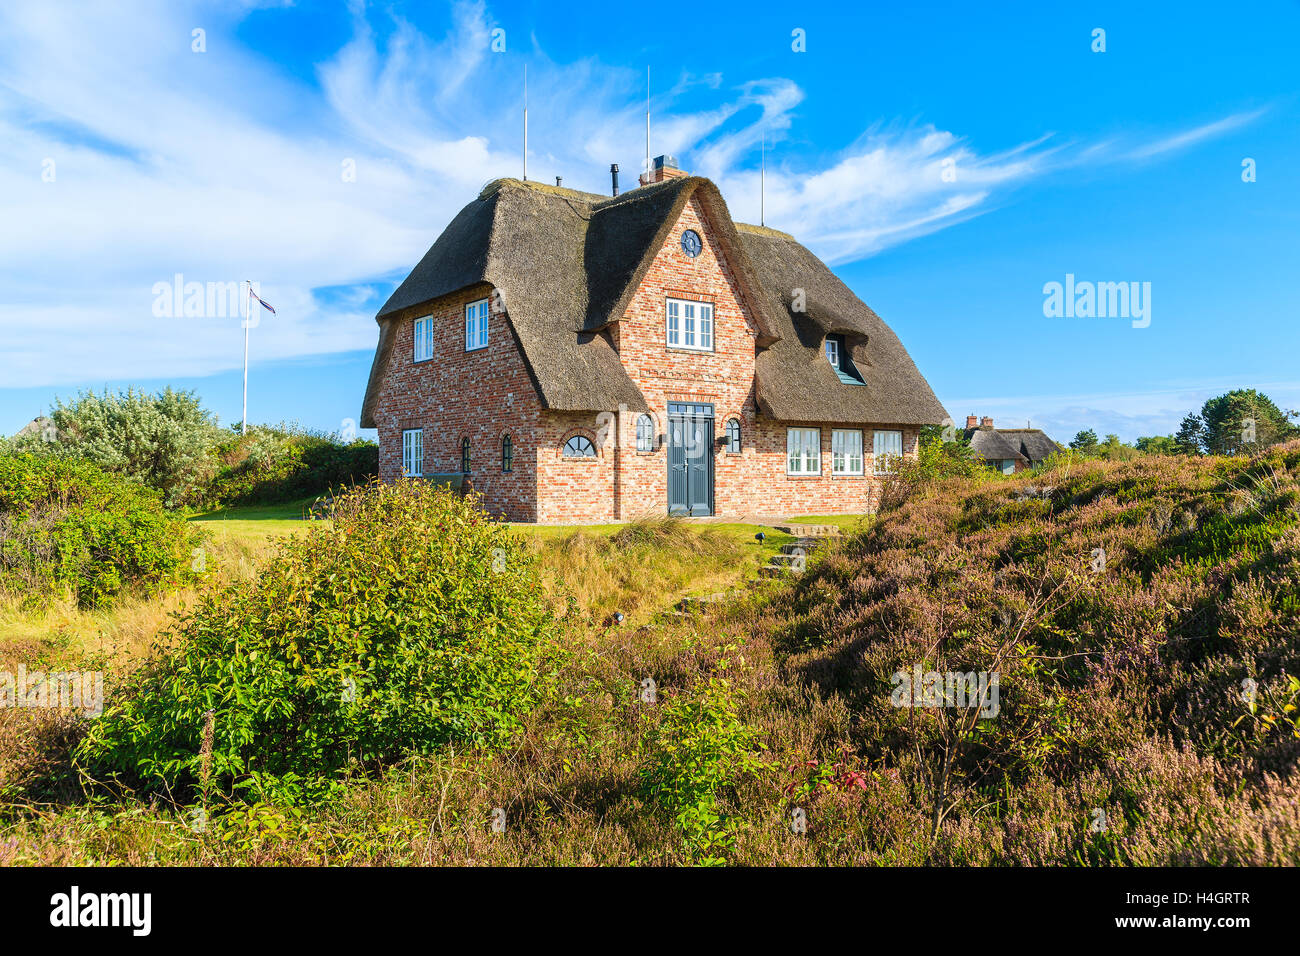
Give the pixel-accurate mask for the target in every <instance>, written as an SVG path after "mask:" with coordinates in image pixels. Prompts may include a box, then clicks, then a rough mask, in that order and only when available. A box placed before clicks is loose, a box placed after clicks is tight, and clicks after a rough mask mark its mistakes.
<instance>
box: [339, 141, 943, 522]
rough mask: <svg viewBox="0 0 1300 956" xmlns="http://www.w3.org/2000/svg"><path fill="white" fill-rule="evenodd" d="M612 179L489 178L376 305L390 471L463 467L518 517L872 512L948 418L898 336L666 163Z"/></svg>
mask: <svg viewBox="0 0 1300 956" xmlns="http://www.w3.org/2000/svg"><path fill="white" fill-rule="evenodd" d="M611 171H612V172H613V190H612V191H613V195H611V196H601V195H596V194H592V193H584V192H578V191H575V190H571V189H566V188H561V187H560V186H558V185H557V186H551V185H549V184H541V183H536V182H521V181H518V180H514V179H501V180H497V181H494V182H492V183H489V184H488V185H487V186H486V187H484V189H483V191H482V192H481V193H479V195H478V197H477V198H476V199H474V200H473V201H472V202H470V203H469V204H468V205H467V206H465V208H464V209H462V210H461V211H460V213H459V214H458V215H457V216H456V217H455V218H454V219H453V220H452V221H451V223H450V224H449V225H448V226H447V228H446V229H445V230H444V231H443V233H442V235H441V236H439V238H438V240H437V241H436V242H435V243H434V244H433V247H432V248H431V249H429V251H428V253H427V254H426V255H425V256H424V258H423V259H421V260H420V262H419V263H418V264H417V265H416V266H415V268H414V269H413V270H412V271H411V274H410V275H408V276H407V277H406V279H405V281H403V282H402V283H401V285H400V286H398V288H397V290H396V291H395V292H394V293H393V294H392V296H391V297H390V298H389V299H388V301H387V302H386V303H385V304H384V306H383V308H381V309H380V311H379V314H378V316H377V321H378V323H379V344H378V347H377V348H376V351H375V358H374V362H373V365H372V368H371V373H370V380H369V384H368V385H367V388H366V395H365V401H364V405H363V408H362V412H361V424H362V426H363V427H368V428H377V429H378V430H379V449H380V451H379V467H380V476H381V478H383V479H385V480H392V479H396V478H398V477H400V476H403V475H407V476H423V477H430V476H444V475H449V474H453V473H455V474H460V475H463V476H465V478H466V480H467V481H468V483H469V484H470V485H471V486H472V487H473V489H474V490H475V491H477V492H478V493H480V494H481V495H482V496H483V505H484V507H485V508H486V509H487V510H488V511H489V512H490V513H492V514H496V515H502V516H504V517H505V518H507V519H509V520H514V521H536V522H551V523H568V522H574V523H577V522H597V521H616V520H627V519H632V518H635V517H638V516H641V515H646V514H665V513H667V514H680V515H741V514H768V515H780V514H790V515H797V514H806V513H815V514H826V513H853V512H865V511H869V510H871V509H873V508H874V507H875V504H876V502H877V500H878V498H879V494H880V489H881V484H882V480H883V479H884V478H885V477H886V476H887V475H888V474H889V473H890V472H891V471H892V470H893V469H894V468H895V467H896V465H897V463H898V461H899V459H900V458H908V457H914V456H915V455H916V447H917V440H918V433H919V429H920V427H921V426H922V425H925V424H933V423H937V422H940V421H941V420H942V419H943V418H944V417H945V414H944V410H943V408H942V407H941V406H940V404H939V402H938V400H937V399H936V398H935V395H934V393H933V392H932V391H931V389H930V386H929V385H928V384H927V383H926V381H925V379H924V378H922V376H921V374H920V373H919V372H918V371H917V369H916V366H915V365H914V364H913V362H912V360H911V358H910V357H909V356H908V354H907V352H906V350H905V349H904V348H903V346H902V344H901V343H900V342H899V340H898V337H897V336H896V335H894V333H893V332H892V331H891V330H890V328H889V327H888V326H887V325H885V323H884V322H883V321H881V319H880V317H879V316H877V315H876V313H874V312H873V311H872V310H871V309H869V308H868V307H867V306H866V305H865V304H863V303H862V302H861V301H860V300H859V299H858V298H857V297H856V296H855V295H854V294H853V293H852V292H851V291H849V289H848V287H846V286H845V285H844V283H842V282H841V281H840V280H839V279H838V278H836V277H835V275H833V274H832V273H831V271H830V270H829V269H828V268H827V267H826V266H825V265H824V264H823V263H822V262H821V261H819V260H818V259H817V258H816V257H815V256H814V255H813V254H812V253H811V252H809V251H808V250H807V249H805V248H804V247H803V246H802V245H800V244H799V243H798V242H796V241H795V239H794V238H793V237H791V236H789V235H787V234H786V233H783V232H778V231H776V230H774V229H765V228H762V227H759V226H750V225H745V224H743V223H737V222H734V221H732V218H731V216H730V214H729V213H728V211H727V206H726V203H725V202H724V201H723V198H722V196H721V194H720V193H719V191H718V188H717V186H715V185H714V184H713V183H712V182H711V181H709V180H708V179H704V178H700V177H696V176H690V175H687V174H686V173H684V172H682V171H681V170H679V169H678V168H676V164H675V161H674V160H672V159H671V158H670V157H659V158H658V159H656V160H655V162H654V164H653V172H651V173H648V174H646V175H644V176H642V183H641V185H640V186H639V187H638V188H635V189H632V190H630V191H627V192H624V193H623V194H621V195H620V194H619V193H618V179H617V167H612V169H611Z"/></svg>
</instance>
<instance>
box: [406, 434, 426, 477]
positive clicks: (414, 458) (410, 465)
mask: <svg viewBox="0 0 1300 956" xmlns="http://www.w3.org/2000/svg"><path fill="white" fill-rule="evenodd" d="M402 474H403V475H405V476H406V477H407V478H423V477H424V429H423V428H404V429H402Z"/></svg>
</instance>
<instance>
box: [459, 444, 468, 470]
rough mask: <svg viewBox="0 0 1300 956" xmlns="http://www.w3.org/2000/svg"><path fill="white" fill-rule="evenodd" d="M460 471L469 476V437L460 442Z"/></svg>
mask: <svg viewBox="0 0 1300 956" xmlns="http://www.w3.org/2000/svg"><path fill="white" fill-rule="evenodd" d="M460 470H461V471H463V472H464V473H465V474H467V475H468V474H469V436H468V435H466V436H465V437H464V438H462V439H461V440H460Z"/></svg>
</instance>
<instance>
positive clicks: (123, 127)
mask: <svg viewBox="0 0 1300 956" xmlns="http://www.w3.org/2000/svg"><path fill="white" fill-rule="evenodd" d="M253 5H254V4H246V5H245V7H247V6H253ZM351 10H352V31H351V36H350V38H349V39H348V41H347V42H346V43H345V44H344V45H343V46H342V47H341V48H340V49H339V50H338V51H337V52H336V53H335V54H333V55H332V56H330V57H329V58H327V59H326V60H325V61H324V62H322V63H320V64H318V66H317V69H316V74H315V82H311V81H304V80H301V79H299V78H297V77H296V76H295V75H293V74H291V73H289V72H286V71H283V70H281V69H279V68H278V67H277V65H276V64H275V63H274V61H273V59H272V58H271V57H269V56H265V55H263V54H262V53H261V52H260V51H259V50H258V49H257V47H256V46H244V45H241V43H240V42H239V40H238V37H237V34H236V29H237V27H238V26H239V19H240V18H241V17H242V16H243V15H244V14H245V12H246V9H241V8H239V7H235V8H223V7H211V6H207V5H201V6H198V7H190V6H187V5H184V4H180V3H167V2H162V0H155V2H152V3H149V2H142V3H140V4H137V5H136V6H135V7H134V13H133V15H132V16H130V17H124V16H123V15H122V14H121V13H120V11H119V10H118V9H116V8H113V7H109V6H105V5H103V4H98V3H91V2H83V3H61V4H58V5H52V4H47V3H43V2H40V0H32V2H27V0H15V2H8V3H5V4H4V5H3V6H0V195H4V197H5V220H6V228H5V229H3V230H0V290H3V291H0V381H3V382H4V383H5V384H6V385H9V386H27V385H47V384H65V383H78V382H94V381H103V380H106V379H121V378H132V377H146V376H148V377H158V376H160V375H176V376H180V375H190V376H196V375H202V374H210V373H214V372H217V371H221V370H225V369H229V368H233V367H237V366H238V364H239V361H240V355H241V349H242V336H241V334H240V333H239V330H238V322H237V320H225V319H218V318H212V319H175V318H172V319H162V318H159V317H156V316H155V315H154V314H153V311H152V308H151V306H152V301H153V293H152V289H153V286H154V284H155V283H157V282H159V281H169V280H171V279H172V277H173V275H174V274H176V273H183V274H184V275H185V277H186V279H187V280H197V281H201V282H208V281H213V282H226V281H238V280H240V279H244V278H253V279H258V280H260V281H261V282H262V291H263V295H264V296H265V297H266V298H268V299H269V300H270V301H272V302H274V303H275V304H276V306H277V308H278V309H279V315H277V316H276V318H275V319H274V320H270V321H267V322H263V323H262V325H261V326H260V327H259V328H258V330H257V332H256V336H255V344H254V352H255V355H256V357H257V358H259V359H262V360H266V359H278V358H288V357H293V356H303V355H312V354H325V353H330V352H338V351H344V350H350V349H366V348H370V347H371V346H372V345H373V344H374V341H375V335H376V330H375V326H374V322H373V310H374V306H375V303H374V301H373V300H370V301H367V300H366V299H365V298H364V297H363V295H362V292H363V290H361V286H362V285H363V284H364V283H367V282H370V281H373V280H375V279H377V278H381V277H388V278H390V279H391V278H393V277H398V278H400V274H401V273H402V271H403V270H405V269H408V268H410V266H411V265H412V264H413V263H414V262H415V261H416V260H417V259H418V258H419V256H420V255H421V254H422V253H423V252H424V250H425V249H426V248H427V246H428V245H429V243H430V242H431V241H432V239H433V238H434V237H435V236H436V235H437V233H438V232H439V231H440V230H441V229H442V227H443V226H444V225H445V223H446V222H447V221H448V220H449V219H450V218H451V216H452V215H454V213H455V212H456V210H457V209H459V208H460V206H462V205H463V204H464V202H465V201H466V200H467V199H468V198H469V197H470V196H472V195H473V194H474V193H475V192H476V191H477V189H478V188H479V187H480V186H481V185H482V184H484V183H485V182H487V181H488V180H490V179H493V178H496V177H499V176H504V175H518V174H519V172H520V155H519V153H520V147H521V143H520V139H521V132H522V131H521V120H522V116H521V109H522V92H523V91H522V73H521V69H520V62H521V61H520V58H519V57H513V58H512V57H503V56H496V55H494V54H492V53H491V52H490V38H491V30H492V28H493V26H494V25H495V22H494V20H493V17H492V12H491V9H490V7H488V6H486V5H485V4H484V3H483V2H481V0H469V2H460V3H457V4H455V5H454V6H453V7H452V8H451V17H450V20H449V23H448V26H447V29H446V31H445V33H444V35H442V36H429V35H427V34H425V33H424V32H422V31H421V30H420V29H418V28H417V27H416V26H415V25H414V24H412V23H410V22H408V21H406V20H404V19H402V18H401V17H398V16H396V15H394V14H392V13H390V12H387V11H385V10H382V9H379V10H376V9H375V8H373V7H368V6H366V5H365V4H364V3H361V2H359V0H357V2H354V3H353V4H352V6H351ZM196 23H203V24H204V25H205V27H204V28H205V29H206V30H207V52H206V53H202V54H198V53H194V52H192V51H191V48H190V31H191V29H192V28H193V26H194V25H195V24H196ZM507 41H508V44H509V45H510V49H511V50H512V51H515V52H519V50H520V49H521V48H522V49H526V50H527V59H528V62H529V86H530V97H529V112H530V119H531V121H532V122H531V128H530V141H529V146H530V153H529V169H530V174H531V175H532V178H539V179H549V178H550V177H551V176H555V175H563V176H564V179H565V184H566V185H569V186H573V187H576V188H581V189H588V190H591V191H597V192H604V191H605V190H606V189H607V188H608V179H607V177H608V173H607V172H606V170H607V169H608V164H609V163H610V162H620V163H622V164H623V165H624V169H625V170H627V171H628V172H629V173H631V175H630V176H628V179H629V180H631V179H634V177H635V172H636V171H637V170H638V169H639V164H640V158H641V156H642V155H643V152H644V102H645V101H644V94H645V90H644V72H643V71H642V70H641V69H639V68H625V67H619V66H610V65H608V64H604V63H602V62H600V61H598V60H596V59H594V58H584V59H578V60H574V61H571V62H564V63H561V62H556V61H554V60H553V59H552V58H551V57H549V56H548V55H547V53H546V51H545V50H544V49H542V48H541V47H540V46H539V45H538V44H537V42H536V40H535V39H533V38H530V37H523V36H519V35H518V34H517V33H512V34H511V35H510V36H509V37H508V38H507ZM654 79H655V84H654V88H655V90H656V91H661V92H656V93H655V94H654V96H653V97H652V101H651V107H652V112H653V122H654V125H653V136H654V146H655V152H656V153H658V152H672V153H676V154H678V155H680V156H682V157H683V159H684V161H685V164H686V165H687V166H688V167H689V168H690V169H692V171H694V172H698V173H702V174H705V175H708V176H710V177H712V178H714V179H715V180H716V181H717V182H718V183H719V185H720V186H721V188H722V190H723V192H724V194H725V195H726V196H727V198H728V201H729V203H730V205H731V208H732V211H733V214H735V215H736V217H737V218H739V219H743V220H748V221H755V220H757V219H758V215H759V190H758V168H757V153H758V143H759V140H760V137H764V136H765V137H766V138H767V140H768V142H769V143H770V144H772V147H773V148H772V152H771V154H770V156H769V167H768V169H769V175H768V177H767V201H766V208H767V219H768V222H769V224H772V225H776V226H778V227H779V228H783V229H786V230H788V231H791V232H793V233H795V234H797V235H798V236H799V237H800V238H801V239H803V240H804V241H806V242H807V243H808V244H809V245H810V246H811V247H812V248H813V249H814V251H816V252H818V253H819V254H820V255H822V256H823V258H825V259H827V260H828V261H830V262H832V263H835V262H843V261H848V260H852V259H855V258H861V257H863V256H867V255H871V254H872V253H874V252H876V251H879V250H880V249H883V248H887V247H888V246H891V245H894V244H897V243H900V242H904V241H907V240H908V239H910V238H913V237H915V236H919V235H923V234H926V233H929V232H933V231H935V230H937V229H942V228H945V227H947V226H951V225H953V224H955V223H958V222H962V221H964V220H966V219H969V218H970V217H972V216H975V215H979V214H981V213H984V212H987V211H989V210H991V209H994V208H996V207H997V206H998V205H999V204H1000V203H1002V202H1005V201H1007V199H1008V197H1009V196H1010V194H1011V193H1012V191H1014V190H1015V189H1016V188H1018V187H1020V186H1021V185H1023V184H1025V183H1028V182H1030V181H1032V180H1034V179H1035V178H1037V177H1041V176H1044V175H1046V174H1048V173H1051V172H1053V171H1054V170H1058V169H1061V168H1064V167H1066V166H1067V165H1069V164H1079V163H1101V162H1116V161H1121V160H1125V159H1128V160H1133V159H1145V158H1150V157H1155V156H1157V155H1161V154H1165V153H1168V152H1170V151H1172V150H1176V149H1180V148H1187V147H1190V146H1192V145H1194V144H1196V143H1198V142H1202V141H1204V140H1205V139H1207V138H1208V137H1210V136H1214V135H1220V134H1222V133H1225V132H1227V131H1230V130H1231V129H1234V128H1237V127H1239V126H1241V125H1244V124H1245V123H1248V122H1250V121H1252V120H1253V119H1254V118H1255V117H1256V116H1257V115H1258V111H1257V112H1256V113H1251V114H1239V115H1237V116H1233V117H1228V118H1227V119H1225V120H1222V121H1220V122H1219V123H1212V124H1207V125H1206V126H1202V127H1198V128H1197V129H1195V130H1191V131H1188V132H1186V133H1180V134H1174V135H1167V136H1165V137H1164V138H1163V139H1161V140H1159V141H1156V142H1153V143H1149V144H1146V145H1142V144H1137V145H1134V144H1132V143H1127V144H1124V143H1106V144H1093V145H1089V144H1067V143H1059V142H1057V139H1056V137H1053V136H1050V135H1045V136H1043V137H1040V138H1037V139H1035V140H1033V141H1030V142H1026V143H1022V144H1016V145H1013V146H1012V147H1010V148H1007V149H1002V150H999V151H994V152H984V151H981V150H980V149H978V148H977V147H976V146H975V145H974V143H973V142H972V140H971V139H969V138H968V137H964V136H962V135H960V134H959V133H957V132H952V131H946V130H939V129H936V128H934V127H932V126H926V125H911V126H897V125H895V126H885V125H880V126H876V127H873V128H871V129H868V130H866V131H865V132H863V133H862V134H861V135H860V136H858V137H857V139H855V140H854V141H853V142H852V143H850V144H849V145H848V146H846V147H844V148H842V149H840V150H839V151H838V152H836V153H834V154H831V155H827V154H825V153H820V154H819V153H817V152H816V151H812V152H809V153H808V154H807V158H803V156H802V152H803V151H801V157H800V158H799V159H795V158H794V157H793V156H792V155H789V154H787V152H786V149H785V145H786V144H787V143H788V142H789V140H790V138H791V137H792V136H793V134H794V130H796V129H797V118H798V110H799V108H800V105H801V104H802V102H803V99H804V95H805V94H804V91H803V90H802V89H800V87H799V86H798V85H797V84H796V83H794V82H793V81H792V80H790V79H787V78H782V77H766V78H761V79H746V78H729V77H725V76H722V75H719V74H716V73H709V74H691V73H685V72H683V73H680V74H677V75H674V76H664V77H659V76H656V77H655V78H654ZM688 102H689V103H690V104H691V106H690V107H687V106H686V105H685V104H686V103H688ZM790 152H791V153H792V152H793V151H792V150H791V151H790ZM45 160H50V161H52V164H53V165H52V166H49V167H47V165H46V164H45V162H44V161H45ZM348 164H350V167H351V168H354V169H355V170H356V176H355V181H349V180H348V179H347V178H346V177H345V176H344V175H343V173H344V170H345V169H346V168H348ZM47 168H48V169H50V170H52V171H53V178H52V181H45V180H44V179H43V178H42V174H43V172H45V171H46V170H47ZM949 170H950V171H952V173H953V174H954V175H950V176H947V177H945V171H949ZM625 183H626V180H625ZM349 287H356V289H357V290H360V291H354V292H353V293H352V294H347V293H346V292H341V291H340V290H346V289H348V288H349ZM326 289H328V290H330V291H329V292H328V293H326V292H325V291H323V290H326Z"/></svg>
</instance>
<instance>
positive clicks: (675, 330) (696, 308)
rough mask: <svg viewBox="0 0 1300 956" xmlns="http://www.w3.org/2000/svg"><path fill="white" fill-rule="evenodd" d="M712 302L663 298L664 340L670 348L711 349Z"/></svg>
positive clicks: (709, 350)
mask: <svg viewBox="0 0 1300 956" xmlns="http://www.w3.org/2000/svg"><path fill="white" fill-rule="evenodd" d="M713 333H714V328H713V303H712V302H697V301H695V300H694V299H673V298H666V299H664V341H665V342H666V343H667V345H668V347H669V348H670V349H687V350H689V351H692V352H712V351H713V338H714V335H713Z"/></svg>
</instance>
